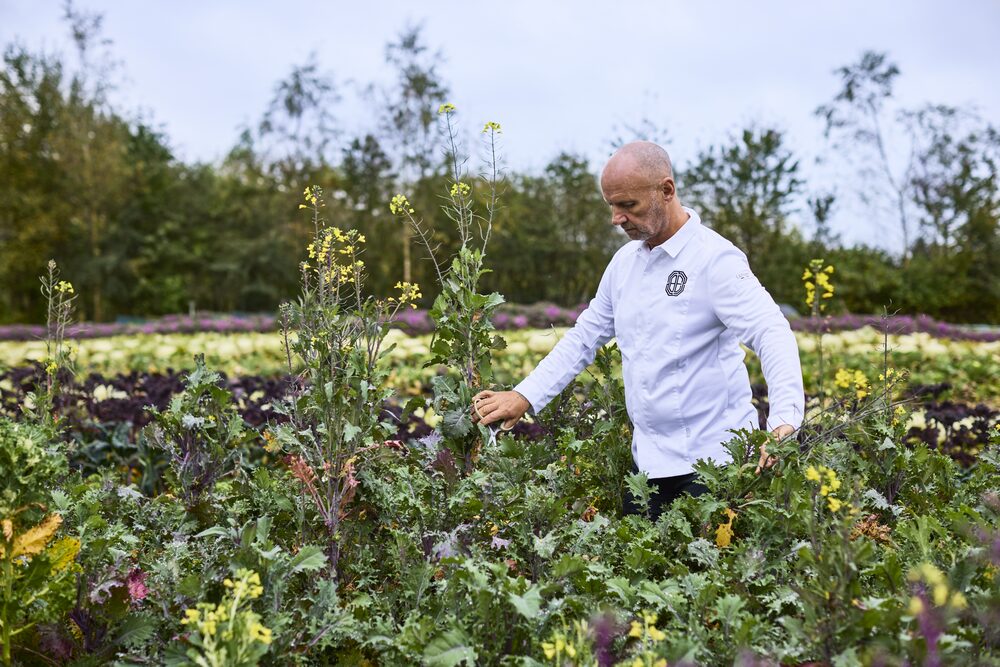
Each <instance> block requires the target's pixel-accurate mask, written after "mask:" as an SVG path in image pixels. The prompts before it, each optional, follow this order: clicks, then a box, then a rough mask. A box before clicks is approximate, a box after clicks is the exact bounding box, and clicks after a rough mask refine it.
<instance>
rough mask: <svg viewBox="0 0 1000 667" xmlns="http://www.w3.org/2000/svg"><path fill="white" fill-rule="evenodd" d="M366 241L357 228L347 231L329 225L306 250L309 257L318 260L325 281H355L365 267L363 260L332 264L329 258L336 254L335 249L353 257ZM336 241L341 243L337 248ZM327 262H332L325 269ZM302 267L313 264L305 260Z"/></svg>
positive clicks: (309, 267) (319, 271) (319, 269)
mask: <svg viewBox="0 0 1000 667" xmlns="http://www.w3.org/2000/svg"><path fill="white" fill-rule="evenodd" d="M365 241H366V239H365V237H364V235H363V234H358V232H357V230H355V229H350V230H348V231H347V232H346V233H345V232H344V231H343V230H341V229H340V228H339V227H327V228H326V229H324V230H322V231H321V232H320V237H319V239H318V240H317V241H314V242H312V243H310V244H309V245H308V246H307V247H306V250H307V251H308V253H309V259H314V260H316V263H317V265H318V266H319V268H318V273H319V275H320V276H321V278H322V279H324V281H325V282H327V283H334V284H336V283H353V282H354V280H355V276H356V275H357V274H358V273H360V272H361V270H362V268H364V265H365V263H364V262H363V261H361V260H360V259H359V260H354V261H352V262H349V263H347V264H332V262H328V259H330V258H331V257H332V256H333V255H334V254H335V251H336V254H341V255H349V256H351V257H352V258H353V257H354V255H355V254H356V253H357V252H358V247H357V246H358V244H361V243H365ZM335 243H336V244H340V247H339V248H336V249H335V247H334V244H335ZM327 264H330V266H329V269H328V270H323V267H325V266H326V265H327ZM302 268H303V269H311V268H312V264H310V263H309V262H303V263H302Z"/></svg>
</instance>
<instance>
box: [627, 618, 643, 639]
mask: <svg viewBox="0 0 1000 667" xmlns="http://www.w3.org/2000/svg"><path fill="white" fill-rule="evenodd" d="M628 636H629V637H635V638H639V637H642V623H640V622H639V621H632V629H631V630H629V631H628Z"/></svg>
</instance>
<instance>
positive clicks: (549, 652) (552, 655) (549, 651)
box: [542, 621, 589, 665]
mask: <svg viewBox="0 0 1000 667" xmlns="http://www.w3.org/2000/svg"><path fill="white" fill-rule="evenodd" d="M564 627H565V626H564ZM588 629H589V628H588V626H587V622H586V621H574V622H573V634H575V637H571V636H567V634H566V633H565V632H560V631H558V630H557V631H556V632H554V633H553V634H552V635H551V636H550V637H549V641H547V642H542V653H544V654H545V658H546V659H547V660H551V661H552V664H553V665H564V664H567V661H566V659H567V658H568V659H570V660H571V661H572V662H575V660H573V659H574V658H576V657H577V655H580V654H581V653H582V654H584V655H586V654H588V653H589V649H588V648H587V635H588Z"/></svg>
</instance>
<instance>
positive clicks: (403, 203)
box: [389, 194, 413, 215]
mask: <svg viewBox="0 0 1000 667" xmlns="http://www.w3.org/2000/svg"><path fill="white" fill-rule="evenodd" d="M389 211H390V212H391V213H392V214H393V215H406V214H407V213H413V207H412V206H410V200H409V199H407V198H406V195H402V194H399V195H396V196H394V197H393V198H392V200H391V201H390V202H389Z"/></svg>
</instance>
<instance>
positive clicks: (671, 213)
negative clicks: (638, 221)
mask: <svg viewBox="0 0 1000 667" xmlns="http://www.w3.org/2000/svg"><path fill="white" fill-rule="evenodd" d="M690 218H691V214H690V213H688V212H687V211H685V210H684V207H682V206H681V205H680V204H678V205H677V209H676V210H672V209H668V212H667V219H668V220H669V222H668V224H667V229H666V233H665V234H664V236H663V238H651V239H648V240H647V241H646V247H647V248H649V249H650V250H652V249H653V248H655V247H656V246H658V245H661V244H663V243H666V242H667V241H669V240H670V238H671V237H672V236H673V235H674V234H676V233H677V232H678V231H680V228H681V227H683V226H684V223H686V222H687V221H688V220H689V219H690Z"/></svg>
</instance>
